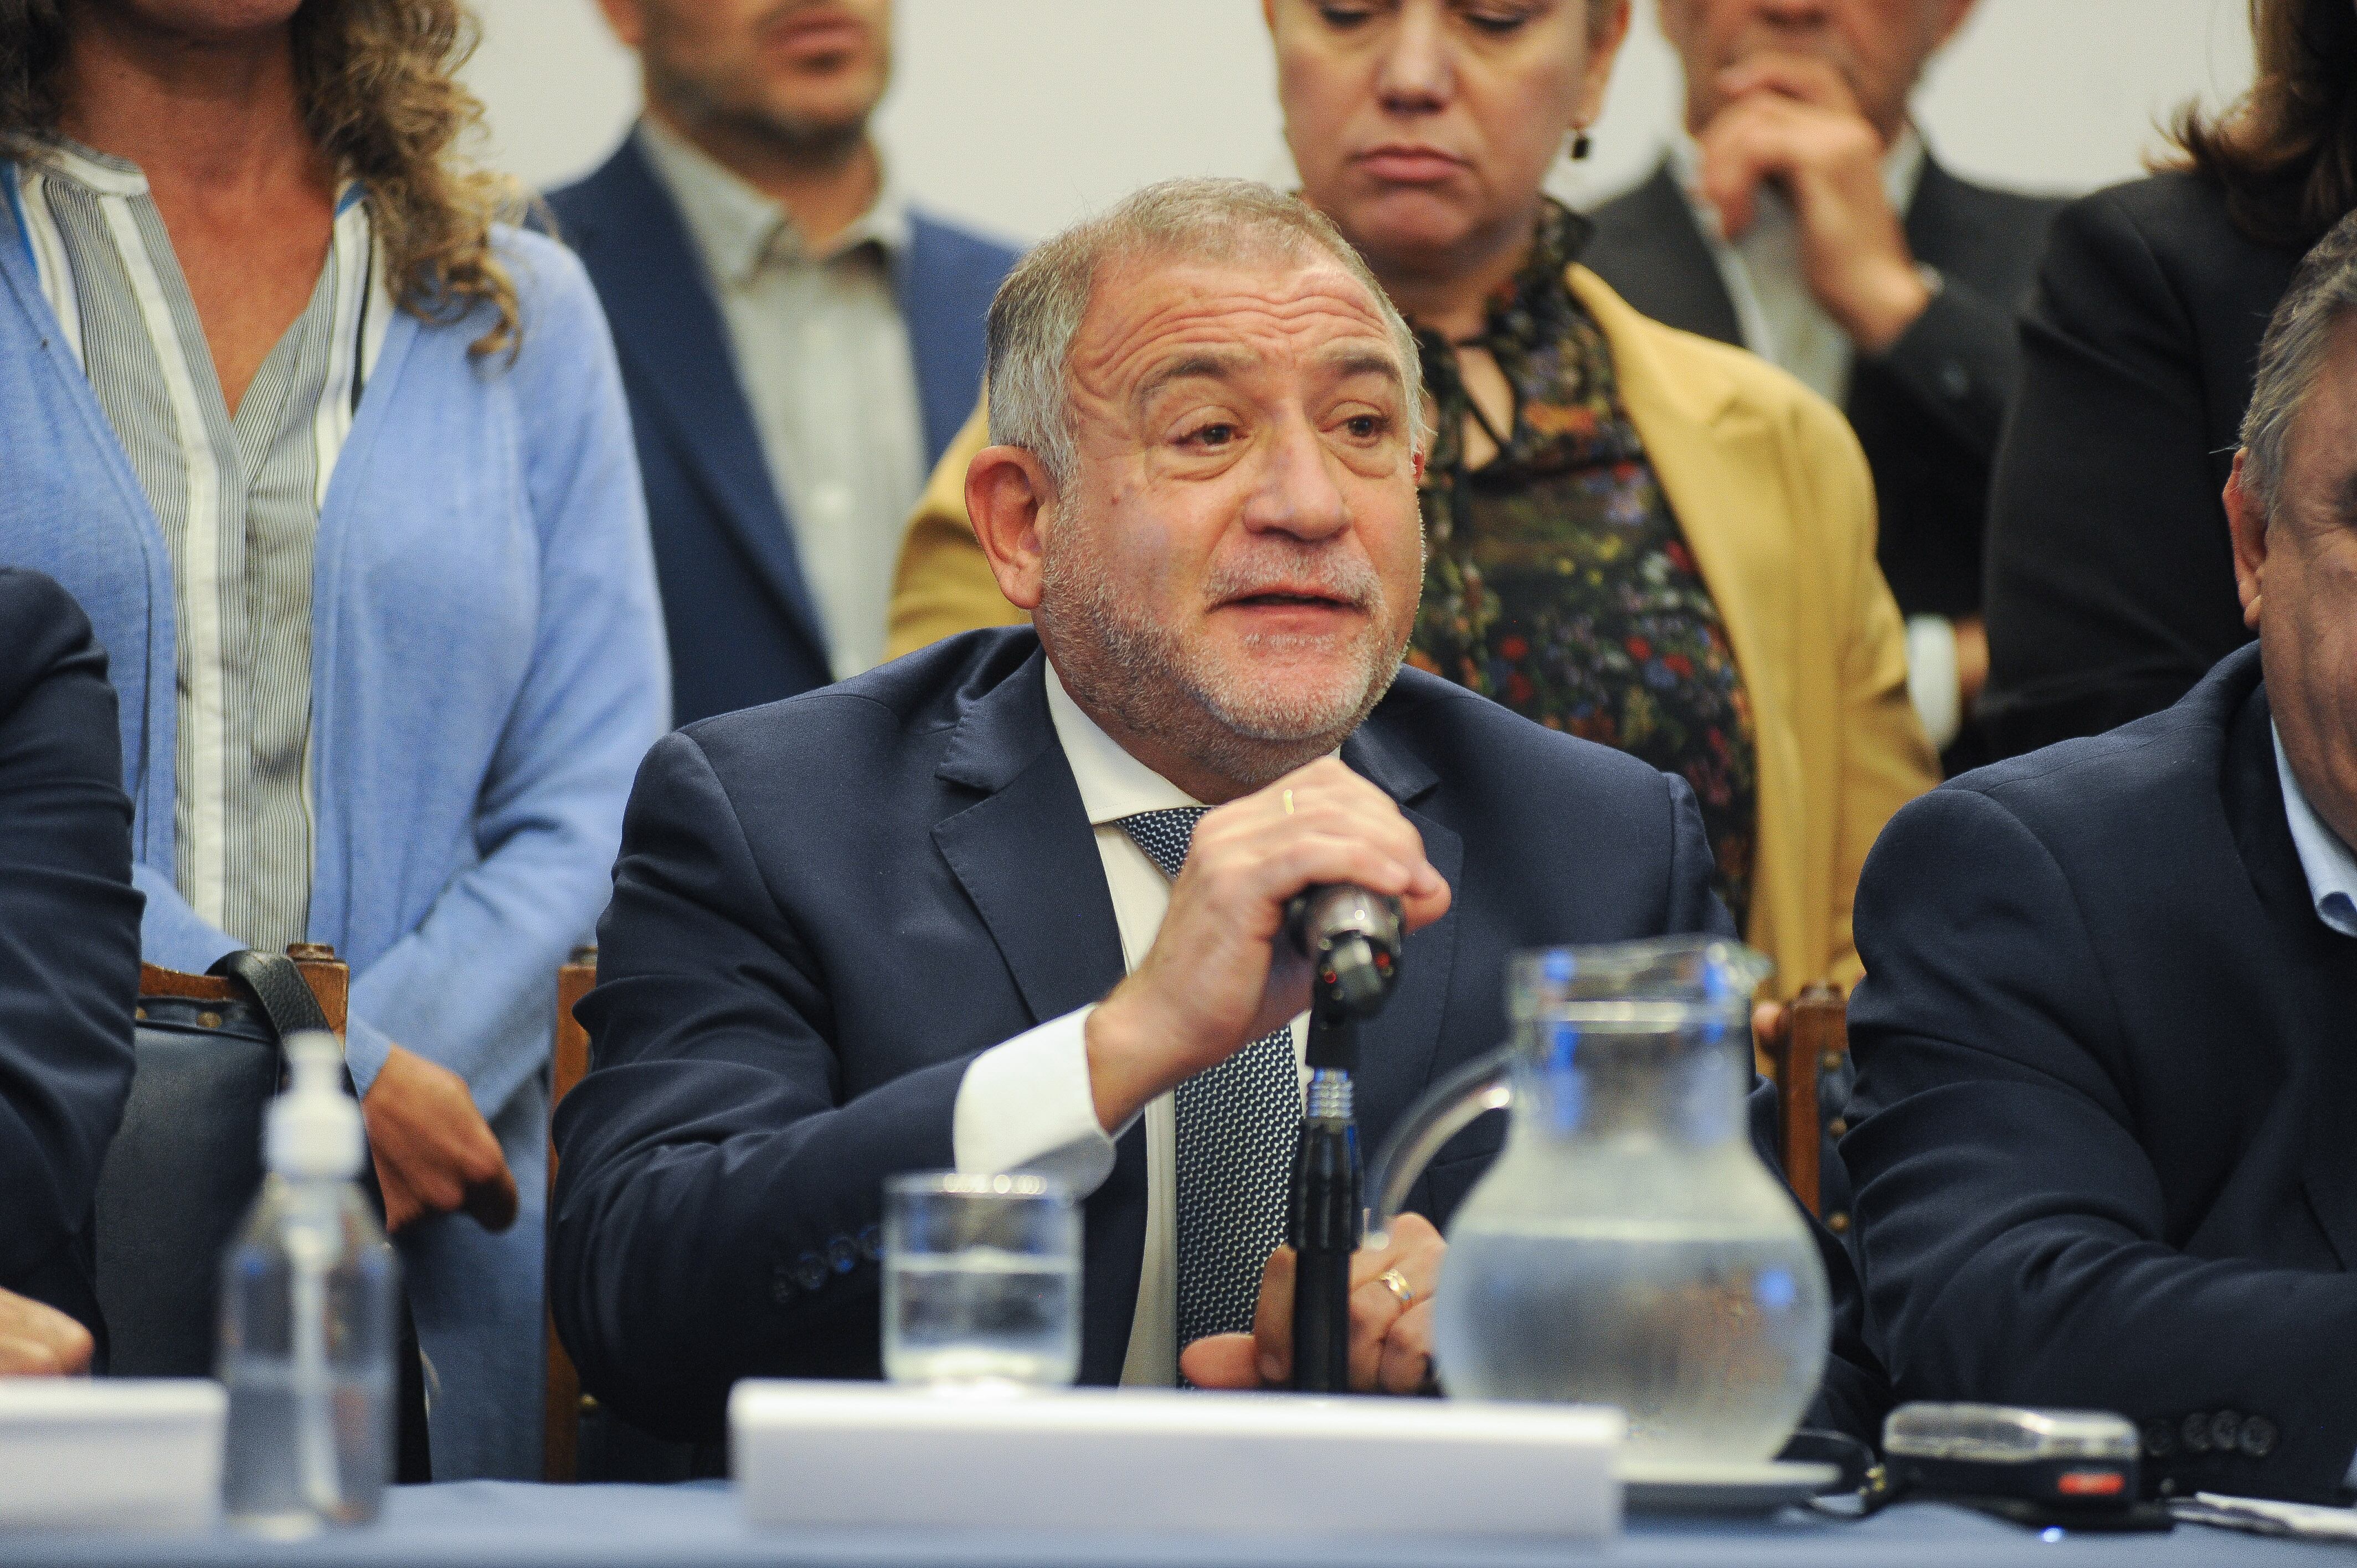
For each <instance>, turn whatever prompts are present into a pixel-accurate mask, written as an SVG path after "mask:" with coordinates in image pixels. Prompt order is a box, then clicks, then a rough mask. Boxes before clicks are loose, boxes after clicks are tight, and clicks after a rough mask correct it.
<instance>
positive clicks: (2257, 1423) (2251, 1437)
mask: <svg viewBox="0 0 2357 1568" xmlns="http://www.w3.org/2000/svg"><path fill="white" fill-rule="evenodd" d="M2234 1446H2235V1447H2237V1448H2240V1449H2241V1450H2242V1451H2243V1452H2244V1453H2245V1454H2247V1455H2250V1456H2251V1457H2252V1458H2254V1459H2264V1458H2266V1456H2267V1455H2270V1454H2272V1453H2274V1452H2275V1451H2276V1423H2274V1422H2272V1421H2269V1420H2268V1419H2267V1418H2266V1416H2264V1415H2253V1416H2245V1417H2244V1420H2243V1430H2242V1434H2240V1435H2239V1436H2237V1437H2236V1438H2235V1439H2234Z"/></svg>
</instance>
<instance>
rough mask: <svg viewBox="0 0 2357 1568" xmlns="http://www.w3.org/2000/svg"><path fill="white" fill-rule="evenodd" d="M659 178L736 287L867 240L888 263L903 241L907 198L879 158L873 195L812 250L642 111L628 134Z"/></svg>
mask: <svg viewBox="0 0 2357 1568" xmlns="http://www.w3.org/2000/svg"><path fill="white" fill-rule="evenodd" d="M634 134H636V135H637V136H638V138H639V145H640V147H641V148H642V149H643V150H644V151H645V153H646V155H647V157H648V159H649V161H651V163H653V165H654V166H655V169H656V172H657V173H659V174H660V175H661V176H662V180H663V183H664V184H665V185H666V186H668V187H669V188H671V193H672V197H673V199H674V200H675V201H677V202H678V203H679V209H680V215H681V216H682V217H683V219H685V220H686V222H687V230H688V232H689V233H690V234H691V235H693V236H694V240H695V245H696V249H697V250H698V251H699V252H702V254H703V256H704V263H705V266H707V267H709V268H710V269H711V270H712V274H713V276H715V277H716V278H719V279H721V280H722V281H723V282H726V283H728V284H731V285H738V286H742V285H745V284H748V283H749V282H750V281H751V280H752V279H753V278H754V277H755V276H757V275H758V274H759V273H760V271H761V269H762V268H763V267H765V266H767V265H769V264H770V263H773V262H783V263H793V262H804V263H813V264H817V265H822V266H823V265H824V264H825V263H829V262H832V261H834V260H835V259H837V258H838V257H841V256H845V255H848V254H850V253H851V252H854V251H856V250H857V249H859V248H860V247H861V246H863V245H873V246H875V247H876V248H877V250H878V251H880V252H883V254H884V256H885V258H886V259H887V260H890V259H891V258H893V257H896V256H898V255H899V253H900V252H902V251H904V250H906V249H907V247H908V243H909V203H908V199H907V197H906V196H905V195H904V194H903V193H902V191H901V190H900V188H899V184H898V183H897V182H896V181H895V180H894V178H893V177H892V168H891V165H890V163H889V162H888V161H886V162H883V164H882V167H883V179H882V182H881V183H880V184H879V185H878V187H877V192H876V199H875V200H874V201H872V202H870V203H869V204H868V208H867V210H866V212H863V213H861V214H860V215H859V217H858V219H857V220H856V221H854V222H853V223H852V224H851V226H850V227H848V228H846V229H845V230H844V231H843V232H842V233H840V234H837V235H836V236H835V237H834V239H833V240H830V241H829V242H827V245H826V248H825V249H824V250H823V251H821V252H812V251H810V250H809V249H808V248H807V247H806V246H804V244H803V243H802V232H801V231H800V230H798V229H796V228H795V227H794V220H793V218H792V217H791V215H790V214H789V213H788V212H787V211H786V210H785V209H784V208H782V207H780V206H779V205H778V204H777V203H776V202H775V201H772V200H770V199H769V198H768V197H766V196H764V195H762V194H761V193H760V192H759V191H758V190H756V189H754V188H752V187H751V186H750V185H748V184H747V183H746V182H745V181H744V180H743V179H741V178H739V177H737V175H736V174H735V173H733V172H731V171H730V170H729V169H727V168H726V167H725V166H722V165H721V164H720V163H719V161H718V160H716V159H715V158H714V157H713V156H711V155H710V154H708V153H706V152H705V150H704V149H703V148H701V147H699V146H697V145H694V143H693V142H690V141H688V140H687V139H686V138H685V137H684V136H682V135H680V134H677V133H676V132H674V131H673V130H672V129H671V128H670V127H668V126H666V125H664V124H662V123H661V122H660V121H658V120H656V119H655V118H654V117H653V116H652V115H651V114H650V115H641V116H640V119H639V124H638V129H637V130H636V132H635V133H634Z"/></svg>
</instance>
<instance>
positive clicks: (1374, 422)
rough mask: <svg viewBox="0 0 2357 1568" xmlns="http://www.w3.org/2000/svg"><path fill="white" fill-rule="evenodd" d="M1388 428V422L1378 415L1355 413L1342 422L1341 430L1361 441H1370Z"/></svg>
mask: <svg viewBox="0 0 2357 1568" xmlns="http://www.w3.org/2000/svg"><path fill="white" fill-rule="evenodd" d="M1389 427H1390V421H1388V420H1386V419H1384V418H1383V415H1382V414H1380V413H1355V414H1352V415H1351V417H1350V418H1348V419H1346V420H1344V421H1343V422H1342V428H1343V429H1345V430H1347V431H1349V432H1350V433H1351V435H1352V436H1354V437H1355V438H1357V439H1358V440H1361V441H1372V440H1373V439H1374V438H1375V437H1376V436H1378V435H1382V434H1383V432H1384V431H1385V430H1386V429H1388V428H1389Z"/></svg>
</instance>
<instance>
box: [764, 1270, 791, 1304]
mask: <svg viewBox="0 0 2357 1568" xmlns="http://www.w3.org/2000/svg"><path fill="white" fill-rule="evenodd" d="M794 1294H795V1292H794V1276H793V1272H792V1271H791V1270H790V1269H788V1268H787V1267H786V1265H785V1264H783V1263H780V1264H779V1265H778V1266H777V1267H776V1268H774V1269H771V1270H770V1305H771V1306H791V1305H793V1303H794Z"/></svg>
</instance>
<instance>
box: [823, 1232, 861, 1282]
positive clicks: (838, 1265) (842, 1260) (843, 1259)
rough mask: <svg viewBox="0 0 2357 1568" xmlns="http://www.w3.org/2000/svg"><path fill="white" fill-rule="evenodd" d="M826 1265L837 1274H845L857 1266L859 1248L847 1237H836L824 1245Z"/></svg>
mask: <svg viewBox="0 0 2357 1568" xmlns="http://www.w3.org/2000/svg"><path fill="white" fill-rule="evenodd" d="M826 1264H827V1267H829V1268H831V1269H833V1270H834V1272H835V1273H838V1274H847V1273H850V1272H851V1271H852V1270H854V1269H856V1268H857V1267H858V1266H859V1248H858V1246H857V1245H856V1243H854V1242H853V1240H851V1238H850V1237H848V1236H837V1237H836V1238H835V1239H834V1240H832V1241H829V1242H828V1243H827V1244H826Z"/></svg>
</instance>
